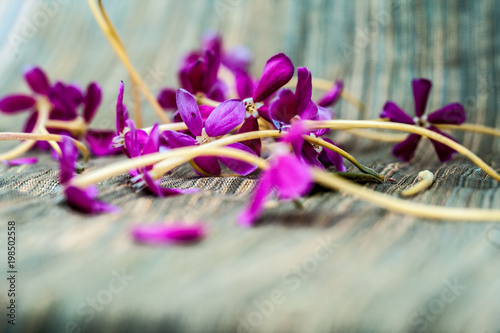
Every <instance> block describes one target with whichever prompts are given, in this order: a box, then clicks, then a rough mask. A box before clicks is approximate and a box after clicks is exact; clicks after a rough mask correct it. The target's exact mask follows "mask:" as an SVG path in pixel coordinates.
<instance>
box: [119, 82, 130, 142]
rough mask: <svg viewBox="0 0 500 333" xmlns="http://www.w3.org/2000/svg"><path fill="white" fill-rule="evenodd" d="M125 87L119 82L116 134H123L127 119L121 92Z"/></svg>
mask: <svg viewBox="0 0 500 333" xmlns="http://www.w3.org/2000/svg"><path fill="white" fill-rule="evenodd" d="M124 90H125V86H124V85H123V81H120V87H119V89H118V98H117V100H116V132H117V134H119V133H123V130H124V129H125V122H126V121H127V119H128V112H127V108H126V106H125V105H124V104H123V92H124Z"/></svg>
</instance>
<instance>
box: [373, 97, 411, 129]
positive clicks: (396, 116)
mask: <svg viewBox="0 0 500 333" xmlns="http://www.w3.org/2000/svg"><path fill="white" fill-rule="evenodd" d="M380 118H389V119H390V121H393V122H397V123H403V124H409V125H413V124H414V121H413V118H412V117H410V116H409V115H408V114H407V113H406V112H404V111H403V110H401V108H400V107H399V106H398V105H397V104H396V103H394V102H387V103H385V105H384V108H383V110H382V112H381V113H380Z"/></svg>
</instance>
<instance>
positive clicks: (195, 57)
mask: <svg viewBox="0 0 500 333" xmlns="http://www.w3.org/2000/svg"><path fill="white" fill-rule="evenodd" d="M219 66H220V54H218V53H217V51H214V50H210V49H207V50H205V51H203V52H202V54H200V53H199V52H192V53H190V54H188V55H187V56H186V57H185V58H184V61H183V64H182V65H181V69H180V70H179V73H178V76H179V81H180V85H181V87H182V88H183V89H185V90H187V91H189V92H190V93H192V94H197V93H203V94H205V95H206V96H207V97H208V98H210V99H213V100H216V101H219V102H221V101H223V100H224V99H225V94H226V91H227V86H226V84H225V83H224V82H223V81H222V80H219V79H218V78H217V74H218V71H219Z"/></svg>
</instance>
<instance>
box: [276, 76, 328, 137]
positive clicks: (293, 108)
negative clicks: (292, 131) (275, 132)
mask: <svg viewBox="0 0 500 333" xmlns="http://www.w3.org/2000/svg"><path fill="white" fill-rule="evenodd" d="M297 76H298V78H297V87H296V89H295V93H293V92H292V91H291V90H290V89H283V90H281V91H280V92H279V93H278V97H277V98H276V99H275V100H274V101H273V102H272V103H271V105H270V106H269V112H270V115H271V118H272V120H273V121H274V122H277V123H279V128H281V127H283V125H289V124H291V122H292V119H294V118H295V119H296V118H300V119H303V120H306V119H307V120H317V119H318V117H319V114H318V107H317V106H316V104H314V102H313V101H312V99H311V97H312V81H311V80H312V79H311V72H310V71H309V70H308V69H307V68H305V67H299V68H297Z"/></svg>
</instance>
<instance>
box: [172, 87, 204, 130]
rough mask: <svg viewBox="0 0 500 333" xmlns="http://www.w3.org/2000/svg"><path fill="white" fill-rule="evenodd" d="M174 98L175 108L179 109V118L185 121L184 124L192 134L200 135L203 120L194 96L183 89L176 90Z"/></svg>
mask: <svg viewBox="0 0 500 333" xmlns="http://www.w3.org/2000/svg"><path fill="white" fill-rule="evenodd" d="M176 98H177V109H179V113H180V115H181V118H182V120H183V121H184V123H186V126H187V127H188V128H189V130H190V131H191V133H193V134H194V135H196V136H198V135H201V130H202V128H203V120H202V118H201V113H200V109H199V108H198V104H196V98H195V97H194V96H193V95H191V93H189V92H188V91H186V90H184V89H179V90H177V96H176Z"/></svg>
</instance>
